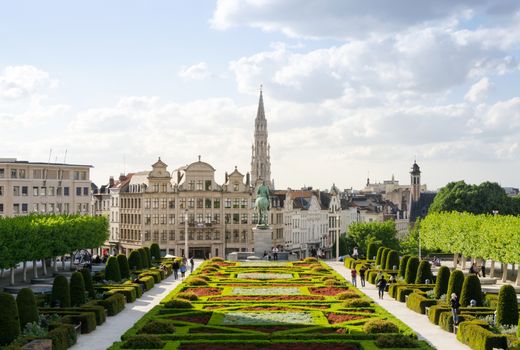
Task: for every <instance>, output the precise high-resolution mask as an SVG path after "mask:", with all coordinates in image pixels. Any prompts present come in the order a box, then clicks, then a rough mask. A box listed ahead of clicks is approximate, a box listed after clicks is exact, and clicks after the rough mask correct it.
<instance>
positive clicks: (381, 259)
mask: <svg viewBox="0 0 520 350" xmlns="http://www.w3.org/2000/svg"><path fill="white" fill-rule="evenodd" d="M390 250H391V249H390V248H385V249H383V251H382V252H381V258H380V262H379V265H381V269H384V268H385V265H386V256H387V255H388V252H390Z"/></svg>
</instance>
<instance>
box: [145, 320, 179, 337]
mask: <svg viewBox="0 0 520 350" xmlns="http://www.w3.org/2000/svg"><path fill="white" fill-rule="evenodd" d="M174 332H175V327H174V326H173V324H171V323H170V322H160V321H156V320H151V321H149V322H148V323H147V324H145V325H144V327H143V328H141V329H140V330H139V332H137V333H139V334H171V333H174Z"/></svg>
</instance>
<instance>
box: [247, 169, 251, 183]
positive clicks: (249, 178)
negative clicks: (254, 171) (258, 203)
mask: <svg viewBox="0 0 520 350" xmlns="http://www.w3.org/2000/svg"><path fill="white" fill-rule="evenodd" d="M250 182H251V175H249V172H248V173H247V174H246V186H249V185H250Z"/></svg>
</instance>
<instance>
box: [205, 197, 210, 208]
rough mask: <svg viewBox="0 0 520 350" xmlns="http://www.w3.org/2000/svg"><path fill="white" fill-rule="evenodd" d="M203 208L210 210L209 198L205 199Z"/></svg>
mask: <svg viewBox="0 0 520 350" xmlns="http://www.w3.org/2000/svg"><path fill="white" fill-rule="evenodd" d="M204 207H205V208H206V209H211V198H206V199H205V200H204Z"/></svg>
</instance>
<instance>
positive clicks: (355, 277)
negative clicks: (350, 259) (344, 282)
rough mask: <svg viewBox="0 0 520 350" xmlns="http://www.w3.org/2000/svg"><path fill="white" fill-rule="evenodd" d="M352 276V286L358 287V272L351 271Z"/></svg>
mask: <svg viewBox="0 0 520 350" xmlns="http://www.w3.org/2000/svg"><path fill="white" fill-rule="evenodd" d="M350 276H352V285H354V287H357V271H356V269H352V270H350Z"/></svg>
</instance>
